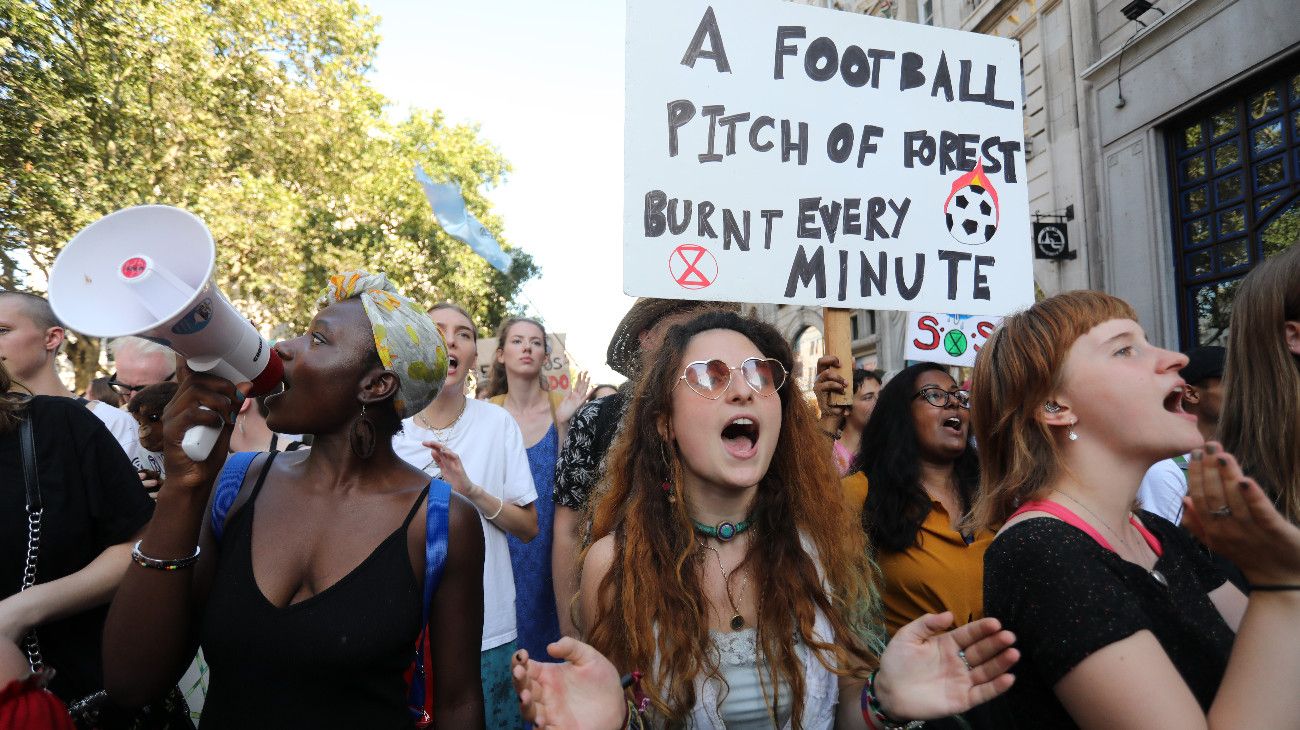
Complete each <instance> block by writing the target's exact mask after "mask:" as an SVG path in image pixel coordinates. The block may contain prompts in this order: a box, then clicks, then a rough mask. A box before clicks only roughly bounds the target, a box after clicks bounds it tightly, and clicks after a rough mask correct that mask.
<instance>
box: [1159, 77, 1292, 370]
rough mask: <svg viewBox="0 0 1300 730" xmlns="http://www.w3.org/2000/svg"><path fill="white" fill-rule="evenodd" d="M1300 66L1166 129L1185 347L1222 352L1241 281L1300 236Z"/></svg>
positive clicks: (1225, 98)
mask: <svg viewBox="0 0 1300 730" xmlns="http://www.w3.org/2000/svg"><path fill="white" fill-rule="evenodd" d="M1298 65H1300V62H1296V61H1293V62H1291V63H1289V64H1286V69H1285V70H1284V71H1283V73H1281V74H1280V75H1274V76H1273V77H1271V78H1269V79H1267V80H1266V81H1265V82H1264V83H1254V84H1251V85H1250V86H1248V87H1247V88H1246V91H1245V93H1240V92H1237V93H1233V94H1229V95H1228V96H1224V97H1219V98H1217V99H1215V100H1213V101H1211V102H1210V103H1208V104H1206V105H1204V106H1203V107H1202V108H1201V109H1199V110H1198V111H1196V112H1193V113H1192V114H1190V115H1188V116H1186V117H1183V118H1182V119H1180V120H1178V121H1176V122H1175V123H1173V124H1171V125H1170V126H1169V127H1168V128H1166V130H1165V132H1166V138H1167V141H1168V146H1169V162H1170V170H1169V176H1170V193H1171V200H1170V203H1171V205H1170V207H1171V209H1172V211H1173V224H1174V228H1173V231H1174V242H1173V243H1174V260H1175V262H1176V263H1175V269H1176V272H1177V281H1178V292H1179V306H1178V315H1179V329H1180V339H1181V340H1182V345H1183V347H1184V349H1186V348H1190V347H1193V346H1196V345H1209V344H1225V343H1226V342H1227V329H1228V321H1229V319H1230V318H1231V314H1232V299H1233V296H1234V294H1235V293H1236V289H1237V285H1238V284H1239V283H1240V282H1241V279H1242V277H1244V276H1245V275H1246V274H1247V273H1249V272H1250V270H1251V269H1252V268H1254V266H1255V264H1257V263H1259V262H1260V261H1261V260H1262V259H1263V258H1264V257H1267V256H1270V255H1272V254H1275V253H1277V252H1278V251H1280V250H1282V249H1284V248H1286V247H1287V246H1290V245H1291V244H1292V243H1294V242H1295V241H1296V240H1297V238H1300V208H1298V207H1297V204H1298V203H1300V72H1298V71H1297V66H1298Z"/></svg>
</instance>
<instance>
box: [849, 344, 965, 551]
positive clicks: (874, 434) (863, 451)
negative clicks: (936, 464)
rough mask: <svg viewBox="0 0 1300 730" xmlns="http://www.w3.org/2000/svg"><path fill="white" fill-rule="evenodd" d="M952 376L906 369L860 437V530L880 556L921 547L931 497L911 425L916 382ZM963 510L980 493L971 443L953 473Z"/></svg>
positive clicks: (921, 366)
mask: <svg viewBox="0 0 1300 730" xmlns="http://www.w3.org/2000/svg"><path fill="white" fill-rule="evenodd" d="M930 371H938V372H941V373H946V372H948V370H947V368H945V367H944V366H942V365H938V364H935V363H932V362H923V363H917V364H915V365H911V366H908V367H907V368H905V369H904V370H903V371H902V372H900V373H899V374H898V375H895V376H894V377H893V378H891V379H890V381H889V383H887V384H886V385H885V387H883V388H881V389H880V396H879V398H878V399H877V400H876V408H875V410H874V411H872V412H871V419H870V420H868V421H867V427H866V428H865V429H863V431H862V442H861V444H860V445H859V447H858V455H857V458H856V459H855V460H854V462H853V470H854V471H860V472H862V473H863V474H865V475H866V476H867V484H868V485H869V486H870V489H869V490H868V491H867V502H866V504H865V505H864V507H863V509H862V529H864V530H866V532H867V540H868V542H869V543H870V544H871V547H872V548H874V549H876V550H887V551H889V552H902V551H904V550H907V549H909V548H911V547H914V546H916V545H918V544H919V543H918V542H917V539H918V537H919V534H920V530H921V523H922V522H924V521H925V517H926V515H928V514H929V513H930V496H929V494H928V493H927V492H926V491H925V487H923V486H921V469H920V462H921V449H920V444H919V443H917V437H916V424H915V423H914V422H913V420H912V400H913V396H915V395H916V379H917V378H918V377H920V375H921V374H922V373H927V372H930ZM953 471H954V472H955V473H954V476H955V477H956V478H957V495H958V497H959V498H960V499H961V509H962V512H963V513H965V512H967V511H969V510H970V508H971V505H972V504H973V502H974V500H975V493H976V492H977V491H978V489H979V481H980V467H979V457H977V456H976V455H975V449H974V448H972V447H971V445H970V442H969V441H967V443H966V448H965V449H964V450H963V451H962V452H961V456H958V457H957V462H956V464H954V467H953Z"/></svg>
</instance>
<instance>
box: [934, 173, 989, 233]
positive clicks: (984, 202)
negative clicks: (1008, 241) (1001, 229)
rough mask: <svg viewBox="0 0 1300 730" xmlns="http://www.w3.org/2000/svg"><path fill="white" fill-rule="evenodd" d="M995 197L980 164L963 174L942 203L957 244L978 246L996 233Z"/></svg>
mask: <svg viewBox="0 0 1300 730" xmlns="http://www.w3.org/2000/svg"><path fill="white" fill-rule="evenodd" d="M1000 212H1001V211H1000V210H999V209H998V194H997V190H995V189H994V188H993V184H992V183H991V182H990V181H989V179H988V177H987V176H986V175H984V167H983V165H979V166H976V168H975V169H974V170H971V171H970V172H968V173H966V174H965V175H962V176H961V177H960V178H958V179H957V181H956V182H954V183H953V185H952V190H951V192H949V193H948V199H947V200H946V201H944V204H943V213H944V222H945V223H946V224H947V226H948V233H949V234H950V235H951V236H952V237H953V238H954V239H956V240H957V242H958V243H963V244H966V245H967V246H979V245H982V244H985V243H988V242H989V241H990V240H991V239H992V238H993V236H994V234H996V233H997V232H998V219H999V213H1000Z"/></svg>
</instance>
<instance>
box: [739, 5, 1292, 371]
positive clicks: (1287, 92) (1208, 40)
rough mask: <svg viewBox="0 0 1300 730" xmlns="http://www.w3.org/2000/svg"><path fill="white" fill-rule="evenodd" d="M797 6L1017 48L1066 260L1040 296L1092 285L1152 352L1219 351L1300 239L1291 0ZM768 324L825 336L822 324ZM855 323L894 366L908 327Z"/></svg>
mask: <svg viewBox="0 0 1300 730" xmlns="http://www.w3.org/2000/svg"><path fill="white" fill-rule="evenodd" d="M796 1H799V0H796ZM803 2H805V4H810V5H819V6H821V5H824V6H827V7H832V8H837V9H840V10H843V11H846V12H858V13H870V14H873V15H879V16H883V17H889V18H894V19H898V20H904V21H910V22H922V23H927V24H932V25H938V26H944V27H950V28H958V29H961V30H967V31H975V32H980V33H989V34H993V35H998V36H1002V37H1007V38H1014V39H1016V40H1018V41H1019V42H1020V48H1021V55H1022V59H1023V73H1024V112H1025V141H1026V145H1025V149H1026V167H1027V176H1028V180H1029V203H1030V205H1029V208H1030V211H1031V212H1036V213H1039V214H1044V215H1056V216H1061V219H1065V218H1068V219H1069V220H1068V221H1067V223H1066V227H1067V230H1068V234H1069V239H1070V244H1069V245H1070V248H1071V249H1072V250H1073V251H1074V252H1076V257H1075V258H1072V259H1053V260H1048V259H1040V260H1035V262H1034V279H1035V284H1036V285H1037V287H1038V288H1039V289H1040V290H1041V291H1042V292H1043V293H1044V294H1048V295H1050V294H1054V293H1057V292H1061V291H1067V290H1070V289H1077V288H1094V289H1101V290H1104V291H1107V292H1110V293H1112V294H1115V295H1117V296H1120V297H1122V298H1124V299H1126V300H1128V301H1129V302H1130V303H1131V304H1133V306H1134V307H1135V308H1136V309H1137V311H1138V314H1139V315H1140V317H1141V320H1142V324H1143V326H1144V327H1145V328H1146V330H1147V335H1148V337H1149V338H1150V339H1151V341H1152V342H1155V343H1158V344H1160V345H1163V346H1165V347H1171V348H1177V349H1187V348H1190V347H1192V346H1195V345H1196V344H1208V343H1211V342H1221V341H1223V339H1224V328H1225V327H1226V324H1227V315H1228V313H1229V312H1230V307H1231V301H1232V293H1233V291H1234V288H1235V286H1236V284H1237V282H1239V281H1240V279H1241V277H1242V276H1244V275H1245V274H1246V273H1247V272H1249V271H1250V269H1251V268H1252V267H1253V266H1254V264H1255V263H1257V262H1258V261H1259V260H1261V258H1262V257H1264V256H1267V255H1269V254H1270V253H1273V252H1276V251H1278V250H1280V249H1281V248H1284V247H1286V246H1288V245H1290V244H1291V243H1292V242H1294V241H1295V240H1297V238H1300V15H1297V6H1296V4H1295V1H1294V0H1157V1H1156V2H1148V1H1147V0H1069V1H1067V0H1047V1H1046V2H1040V1H1039V0H803ZM1025 246H1026V247H1027V248H1029V247H1031V246H1032V242H1030V241H1026V242H1025ZM760 310H762V311H761V313H762V314H764V316H768V317H770V318H771V319H772V320H773V321H774V322H775V323H776V324H777V325H778V326H779V327H781V329H782V331H783V332H786V334H787V335H788V336H790V338H791V342H796V341H798V340H799V338H800V337H802V338H803V340H804V341H813V340H816V339H817V335H818V334H819V332H820V310H817V309H813V308H807V307H779V308H778V307H775V306H770V307H766V308H760ZM857 319H858V321H859V325H860V327H859V333H860V335H861V336H860V337H859V338H856V339H855V341H854V353H855V356H856V357H857V358H858V359H859V360H860V361H865V362H867V363H868V364H874V365H876V366H878V367H882V368H885V369H895V368H898V367H901V366H902V364H903V362H902V353H901V349H902V342H901V340H902V327H903V318H902V316H901V315H899V314H897V313H887V312H876V313H874V315H873V314H871V313H865V312H860V313H858V316H857ZM810 327H811V328H814V332H811V333H810V332H807V331H806V330H807V329H808V328H810ZM873 361H874V362H873Z"/></svg>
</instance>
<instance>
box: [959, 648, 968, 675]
mask: <svg viewBox="0 0 1300 730" xmlns="http://www.w3.org/2000/svg"><path fill="white" fill-rule="evenodd" d="M957 658H958V659H960V660H961V663H962V664H965V665H966V671H968V672H969V671H970V670H971V669H970V662H969V661H967V659H966V650H965V649H958V650H957Z"/></svg>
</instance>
